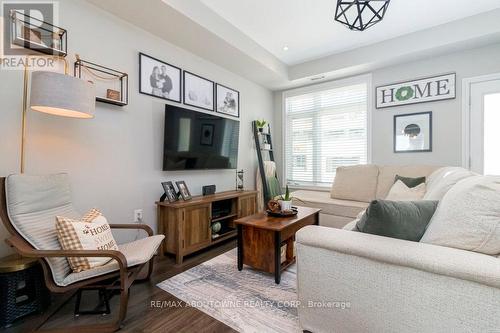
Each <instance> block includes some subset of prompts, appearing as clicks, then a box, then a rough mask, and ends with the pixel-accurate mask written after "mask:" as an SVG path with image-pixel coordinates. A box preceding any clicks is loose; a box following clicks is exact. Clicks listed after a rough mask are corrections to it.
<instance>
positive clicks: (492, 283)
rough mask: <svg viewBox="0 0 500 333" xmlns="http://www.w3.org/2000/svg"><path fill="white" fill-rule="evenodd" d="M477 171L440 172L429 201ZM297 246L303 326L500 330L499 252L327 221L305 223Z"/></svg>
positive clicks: (331, 329)
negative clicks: (487, 252) (408, 238)
mask: <svg viewBox="0 0 500 333" xmlns="http://www.w3.org/2000/svg"><path fill="white" fill-rule="evenodd" d="M471 175H473V174H472V173H470V172H469V171H467V170H465V169H461V168H442V169H439V170H437V171H435V172H434V173H432V174H431V175H430V177H429V178H428V182H427V193H426V197H424V199H432V200H439V199H440V198H442V197H443V196H444V194H445V193H446V192H447V191H448V190H449V189H450V188H452V187H453V186H454V184H456V183H457V182H458V181H460V180H461V179H464V178H466V177H469V176H471ZM354 224H355V221H354V222H352V223H351V224H350V225H349V226H346V229H350V228H352V226H353V225H354ZM296 250H297V281H298V286H297V288H298V300H299V301H300V303H301V306H300V307H299V308H298V313H299V322H300V326H301V327H302V329H303V330H307V331H310V332H314V333H321V332H356V333H361V332H500V258H497V257H494V256H489V255H485V254H480V253H476V252H470V251H465V250H459V249H454V248H449V247H444V246H437V245H431V244H425V243H419V242H410V241H404V240H399V239H393V238H387V237H381V236H376V235H370V234H364V233H360V232H354V231H350V230H340V229H335V228H328V227H321V226H309V227H305V228H303V229H301V230H300V231H299V232H298V233H297V234H296Z"/></svg>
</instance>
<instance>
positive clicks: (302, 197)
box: [292, 190, 368, 218]
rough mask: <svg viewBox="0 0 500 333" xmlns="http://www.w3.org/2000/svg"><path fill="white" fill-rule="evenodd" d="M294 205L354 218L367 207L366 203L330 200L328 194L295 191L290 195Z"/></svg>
mask: <svg viewBox="0 0 500 333" xmlns="http://www.w3.org/2000/svg"><path fill="white" fill-rule="evenodd" d="M292 197H293V198H294V200H293V204H294V205H299V206H300V205H302V206H307V207H313V208H320V209H321V213H323V214H329V215H337V216H345V217H349V218H355V217H356V216H357V215H358V214H359V212H361V211H364V210H365V209H366V207H368V203H367V202H360V201H350V200H338V199H332V198H330V193H328V192H320V191H305V190H301V191H296V192H293V193H292Z"/></svg>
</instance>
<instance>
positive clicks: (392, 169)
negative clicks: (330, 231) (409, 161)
mask: <svg viewBox="0 0 500 333" xmlns="http://www.w3.org/2000/svg"><path fill="white" fill-rule="evenodd" d="M438 168H439V167H438V166H430V165H415V166H413V165H412V166H394V165H385V166H384V165H374V164H369V165H358V166H352V167H340V168H338V169H337V176H336V178H335V182H334V184H333V186H332V188H331V190H330V191H328V192H326V191H308V190H299V191H295V192H293V194H292V196H293V198H294V205H299V206H307V207H314V208H320V209H321V213H320V220H319V224H320V225H321V226H325V227H332V228H342V227H344V226H345V225H346V224H347V223H349V222H351V221H352V220H353V219H355V218H356V217H357V216H358V214H359V213H360V212H362V211H364V210H365V209H366V207H368V204H369V203H370V202H371V201H372V200H375V199H384V198H385V197H386V196H387V194H388V193H389V190H390V188H391V186H392V185H393V183H394V177H395V176H396V175H400V176H404V177H420V176H429V175H430V174H431V173H432V172H433V171H435V170H436V169H438Z"/></svg>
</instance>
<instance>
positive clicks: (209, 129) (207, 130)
mask: <svg viewBox="0 0 500 333" xmlns="http://www.w3.org/2000/svg"><path fill="white" fill-rule="evenodd" d="M213 144H214V125H213V124H202V125H201V138H200V145H202V146H213Z"/></svg>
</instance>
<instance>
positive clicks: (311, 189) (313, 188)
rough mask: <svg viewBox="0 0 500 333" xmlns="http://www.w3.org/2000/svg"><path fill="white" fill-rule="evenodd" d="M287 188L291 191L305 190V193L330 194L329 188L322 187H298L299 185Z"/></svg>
mask: <svg viewBox="0 0 500 333" xmlns="http://www.w3.org/2000/svg"><path fill="white" fill-rule="evenodd" d="M288 188H289V189H290V190H291V191H292V190H295V191H297V190H305V191H318V192H330V191H331V189H332V188H331V186H330V187H324V186H300V185H288Z"/></svg>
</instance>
